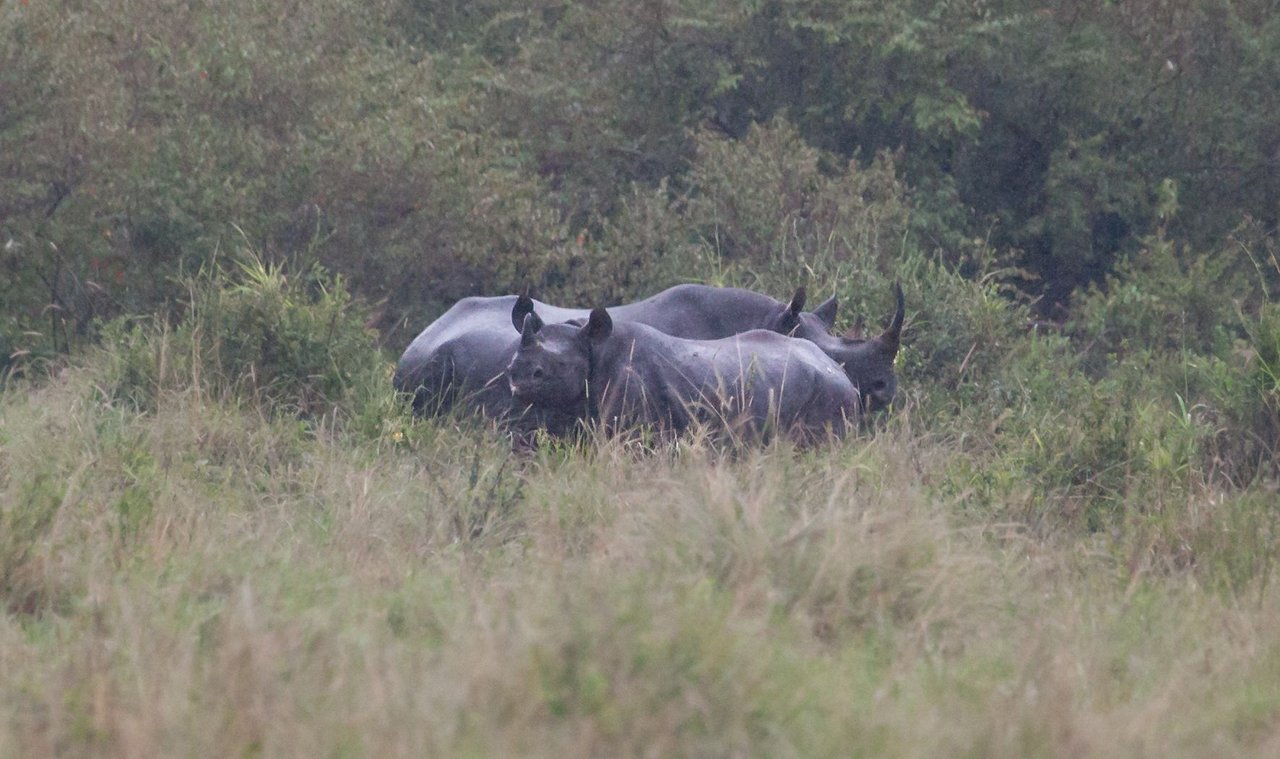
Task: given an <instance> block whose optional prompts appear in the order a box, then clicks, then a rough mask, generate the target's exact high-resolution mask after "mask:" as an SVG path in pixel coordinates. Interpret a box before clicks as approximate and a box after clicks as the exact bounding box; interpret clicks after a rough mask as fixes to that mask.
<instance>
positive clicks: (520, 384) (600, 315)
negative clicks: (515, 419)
mask: <svg viewBox="0 0 1280 759" xmlns="http://www.w3.org/2000/svg"><path fill="white" fill-rule="evenodd" d="M513 316H514V314H513ZM612 331H613V320H612V319H610V318H609V314H608V313H607V312H606V311H605V310H604V309H603V308H597V309H595V310H594V311H592V312H591V316H590V317H589V318H588V319H587V321H586V323H585V324H580V323H573V322H568V323H564V324H550V325H544V324H543V323H542V319H540V318H539V317H538V315H537V314H535V313H533V312H532V311H529V312H528V313H527V314H525V316H524V321H523V323H522V324H521V327H520V345H519V347H517V348H516V353H515V356H513V357H512V359H511V363H510V364H508V365H507V380H508V382H509V383H510V385H511V396H512V397H513V398H514V399H515V400H516V402H517V403H521V404H525V405H536V406H542V407H545V408H553V409H558V410H562V411H570V410H572V409H573V408H575V407H576V406H578V405H580V404H581V403H582V402H583V400H584V399H585V397H586V393H587V383H588V380H589V379H590V376H591V353H592V346H593V345H594V344H598V343H599V342H600V341H602V340H604V339H605V338H607V337H608V336H609V335H610V334H611V333H612Z"/></svg>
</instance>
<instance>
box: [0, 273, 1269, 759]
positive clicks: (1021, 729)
mask: <svg viewBox="0 0 1280 759" xmlns="http://www.w3.org/2000/svg"><path fill="white" fill-rule="evenodd" d="M267 279H270V278H269V277H268V278H267ZM268 284H269V283H266V284H264V282H263V281H262V280H259V281H257V285H256V286H257V287H259V288H263V289H266V290H270V289H271V287H268V286H267V285H268ZM277 284H278V283H277ZM246 287H248V286H247V285H245V284H244V283H241V284H239V285H236V286H235V287H232V288H229V289H227V290H226V291H225V292H230V293H232V294H239V295H243V294H244V291H245V288H246ZM224 305H225V304H224ZM242 306H243V304H242ZM205 307H206V309H207V308H208V307H209V306H208V305H207V304H206V306H205ZM310 308H314V306H311V307H310ZM205 313H206V314H207V311H206V312H205ZM917 319H918V321H917V330H918V332H919V333H920V337H921V340H922V341H924V340H925V339H926V337H927V332H928V329H929V328H928V326H927V325H926V324H925V323H924V320H923V318H922V317H919V315H918V314H917ZM192 321H194V322H195V323H197V324H208V323H214V322H216V320H214V322H211V321H210V320H209V319H208V318H204V320H203V321H202V317H201V316H200V315H199V313H197V315H196V316H194V317H193V318H192ZM285 321H286V322H288V321H289V320H288V319H286V320H285ZM290 323H292V322H290ZM953 326H954V325H953ZM237 329H239V327H237ZM194 332H196V333H198V332H199V330H195V331H194ZM331 332H332V330H331ZM130 336H132V337H130ZM192 336H193V333H192V332H183V331H182V329H179V330H178V331H171V330H168V329H158V330H153V331H150V332H145V331H142V332H140V331H136V330H135V331H134V332H126V333H123V336H122V337H121V336H118V337H117V340H118V342H116V343H115V344H109V345H107V346H106V347H105V349H103V350H100V351H96V352H93V353H90V354H88V355H86V356H85V357H83V358H82V359H81V360H79V361H77V362H74V363H73V364H71V365H70V366H68V367H66V368H62V369H60V370H59V371H57V372H56V374H54V375H53V376H49V377H47V378H43V379H41V380H39V381H30V382H24V383H19V384H14V385H13V386H11V387H9V388H7V389H6V390H5V391H4V393H3V396H0V571H3V592H2V594H0V599H2V600H3V602H4V605H3V615H2V616H0V683H3V685H0V756H6V757H7V756H13V757H19V756H22V757H32V756H55V755H56V756H83V755H96V756H101V755H108V756H130V757H138V756H306V757H312V756H335V757H336V756H375V755H376V756H424V755H427V756H502V755H527V756H769V757H780V756H919V757H936V756H974V757H999V756H1005V757H1029V756H1118V755H1125V756H1160V757H1170V756H1210V755H1212V756H1260V757H1261V756H1274V755H1276V754H1277V752H1280V590H1278V589H1277V585H1278V584H1277V582H1276V578H1275V568H1274V565H1275V559H1276V534H1277V531H1276V520H1277V509H1276V500H1277V496H1276V486H1275V481H1274V479H1269V478H1268V477H1267V476H1265V475H1262V474H1260V475H1257V476H1256V477H1255V478H1254V479H1252V480H1250V481H1249V482H1248V483H1246V484H1240V483H1235V484H1233V483H1232V482H1231V481H1230V480H1229V479H1228V478H1223V477H1220V476H1217V475H1215V473H1214V472H1215V470H1214V466H1217V467H1219V468H1221V464H1218V465H1214V464H1213V463H1212V456H1207V455H1205V454H1204V452H1203V451H1199V452H1196V453H1194V455H1192V454H1188V456H1186V457H1184V458H1181V459H1178V458H1176V456H1174V454H1171V453H1168V452H1166V453H1159V452H1152V451H1151V450H1150V449H1149V448H1143V447H1142V446H1143V445H1147V444H1148V443H1150V442H1151V441H1163V442H1164V443H1165V444H1166V445H1167V446H1169V447H1173V446H1175V445H1176V443H1177V439H1176V437H1175V436H1174V434H1173V432H1171V430H1175V429H1176V424H1173V425H1172V426H1170V425H1169V424H1165V422H1162V421H1161V420H1162V419H1164V417H1165V416H1166V412H1165V411H1164V410H1160V411H1159V412H1158V413H1151V414H1149V417H1150V418H1146V417H1142V416H1141V414H1140V413H1138V412H1135V411H1134V410H1133V409H1134V408H1137V409H1138V411H1141V409H1142V408H1150V404H1149V403H1148V404H1147V405H1146V406H1144V405H1143V404H1142V403H1137V404H1136V405H1135V403H1134V401H1133V398H1131V397H1129V396H1126V395H1124V394H1123V393H1122V392H1121V391H1120V390H1118V389H1115V387H1113V386H1110V385H1105V384H1102V383H1091V384H1089V385H1088V387H1091V388H1093V389H1094V391H1095V392H1109V393H1112V395H1111V396H1109V397H1106V398H1104V399H1103V400H1104V401H1105V402H1104V403H1103V406H1102V407H1103V408H1104V409H1105V410H1106V411H1105V413H1106V414H1108V415H1109V416H1126V417H1130V418H1131V419H1132V420H1134V421H1133V422H1132V425H1131V429H1130V432H1129V433H1128V435H1129V438H1130V442H1131V445H1130V448H1129V449H1126V450H1128V453H1125V454H1124V455H1125V456H1126V459H1125V460H1124V461H1123V462H1122V463H1123V471H1122V472H1121V473H1119V474H1117V475H1115V479H1114V481H1115V482H1118V483H1119V484H1120V487H1121V488H1122V489H1123V492H1119V493H1115V492H1109V491H1104V490H1099V489H1097V488H1094V487H1093V485H1091V484H1090V483H1091V482H1093V483H1094V484H1096V481H1097V480H1099V479H1104V477H1103V474H1102V473H1101V472H1088V471H1086V473H1085V476H1083V477H1082V478H1081V482H1080V483H1077V484H1074V485H1072V484H1066V485H1058V484H1055V483H1060V482H1065V480H1063V479H1062V478H1060V477H1059V476H1058V475H1057V474H1056V472H1057V470H1056V469H1054V467H1058V468H1059V469H1061V468H1063V467H1065V466H1066V465H1065V464H1064V463H1063V462H1064V460H1065V458H1064V457H1068V458H1069V457H1070V456H1076V457H1080V456H1083V455H1084V454H1082V453H1081V451H1082V450H1083V449H1084V448H1086V447H1088V445H1089V442H1088V441H1089V437H1088V436H1089V435H1090V434H1092V435H1100V434H1103V433H1101V432H1098V431H1097V430H1095V429H1093V428H1094V427H1095V426H1096V425H1097V422H1096V419H1093V418H1091V417H1090V416H1089V415H1088V413H1083V412H1080V413H1076V414H1074V415H1072V414H1068V413H1065V412H1063V411H1061V410H1059V411H1053V410H1052V409H1050V408H1049V407H1048V406H1046V405H1044V404H1047V403H1048V402H1049V400H1047V399H1045V398H1038V399H1037V403H1038V404H1040V405H1037V406H1027V407H1022V408H1019V407H1017V406H1016V405H1010V406H1009V409H1010V411H1011V412H1012V413H1007V414H1004V415H1003V417H994V418H993V415H991V414H989V410H988V409H985V408H982V407H978V408H976V409H969V410H966V409H965V408H962V407H961V406H960V405H959V404H958V403H957V402H956V401H955V400H954V397H955V392H954V391H950V390H946V389H945V388H933V387H931V386H929V385H917V386H914V387H912V386H910V385H908V386H907V387H906V388H905V390H904V393H903V403H902V407H901V408H900V409H899V410H898V412H897V413H896V415H895V416H894V417H893V418H892V419H891V420H890V421H889V423H888V424H886V425H884V426H882V427H881V428H880V429H879V430H877V431H876V432H875V433H874V434H864V435H862V436H858V437H853V438H850V439H848V440H846V441H844V442H843V443H840V444H838V445H834V446H832V447H830V448H825V449H820V450H813V451H799V450H795V449H793V448H791V447H789V446H787V445H785V444H778V445H774V446H771V447H767V448H763V449H747V450H736V451H735V450H721V449H715V448H713V447H711V446H709V445H708V444H706V443H705V442H703V441H701V440H699V439H698V437H697V436H691V437H688V438H685V439H683V440H681V441H680V442H679V443H678V444H676V445H674V446H671V447H664V448H660V449H658V450H656V451H654V450H648V449H646V448H645V447H644V446H642V445H639V444H637V443H636V442H634V441H626V440H593V441H588V442H586V443H583V444H575V445H565V444H556V443H553V442H548V443H547V444H545V445H543V446H542V448H541V449H540V450H539V451H538V452H537V453H534V454H532V455H521V456H517V455H512V454H511V453H510V452H509V446H508V443H507V442H506V440H505V439H504V438H503V437H502V436H501V435H499V434H497V433H496V432H494V431H492V430H488V429H485V428H483V427H480V426H476V425H472V424H467V423H464V422H461V421H459V420H456V419H446V420H427V421H414V420H412V419H410V418H409V417H407V416H406V415H405V414H404V413H403V407H402V406H400V405H397V403H396V401H395V399H393V398H391V397H390V395H389V390H387V389H386V385H387V384H388V383H387V376H386V375H387V372H388V371H389V365H388V364H387V362H386V360H385V359H381V360H378V361H376V362H375V365H373V366H372V367H371V369H370V371H368V372H366V373H365V374H364V375H362V376H361V378H359V379H357V380H354V381H353V383H352V385H351V386H350V387H349V388H348V391H349V393H348V395H347V396H344V397H345V398H347V400H345V401H344V402H342V403H339V404H337V405H334V406H332V407H331V410H330V411H329V412H326V413H300V412H290V411H288V410H287V408H288V407H286V406H281V405H280V403H281V400H280V397H279V396H277V395H273V393H275V392H276V391H277V390H278V388H279V387H280V385H279V383H278V382H277V383H275V384H270V383H266V382H262V381H261V378H259V384H258V385H253V384H252V383H251V382H250V381H248V380H246V379H245V378H244V377H238V378H236V379H235V381H233V382H228V381H226V380H227V379H228V378H227V377H222V378H220V379H218V378H216V377H215V374H216V370H215V367H212V366H210V365H209V364H208V363H206V361H208V360H209V359H208V358H207V357H208V356H209V355H211V354H210V350H209V348H208V346H207V345H206V346H205V347H204V348H199V347H198V346H197V342H192V341H191V339H192ZM131 341H132V342H131ZM184 341H186V342H184ZM215 345H216V343H215ZM1014 348H1015V349H1016V350H1020V351H1024V352H1026V351H1029V352H1030V356H1031V358H1030V359H1028V361H1030V362H1032V363H1035V362H1048V361H1050V360H1051V359H1052V356H1050V355H1049V354H1048V353H1046V351H1049V349H1050V346H1048V345H1045V344H1042V343H1041V341H1039V340H1038V339H1036V338H1033V337H1028V338H1022V342H1021V343H1020V347H1018V346H1015V347H1014ZM228 350H229V346H222V347H221V348H220V349H219V350H216V351H213V353H216V354H218V355H220V356H222V359H221V360H222V361H224V362H225V361H226V360H227V359H226V352H227V351H228ZM367 350H368V351H369V354H368V355H371V356H372V355H375V353H374V350H375V349H374V348H373V347H372V344H370V345H369V347H368V348H367ZM202 351H203V352H202ZM1037 351H1039V352H1040V353H1039V354H1037ZM202 356H203V357H204V358H202ZM144 359H145V360H144ZM1056 360H1058V361H1061V360H1062V357H1061V356H1059V357H1058V358H1057V359H1056ZM223 366H224V369H223V370H225V363H224V364H223ZM130 367H132V370H131V371H127V370H128V369H129V368H130ZM148 367H149V371H151V372H152V373H151V374H146V372H144V371H142V370H144V369H148ZM1059 368H1060V367H1059ZM258 370H259V371H265V369H263V368H262V367H259V369H258ZM1019 371H1022V370H1019ZM1054 371H1055V369H1054V367H1053V366H1048V367H1046V369H1045V372H1046V373H1047V374H1049V375H1053V374H1054ZM139 372H141V373H142V374H143V375H146V376H147V377H149V379H145V380H139V379H138V376H140V375H139ZM130 382H132V383H134V384H132V385H130V384H129V383H130ZM1033 382H1034V379H1033V378H1027V377H1024V379H1023V383H1024V385H1028V386H1033V385H1032V384H1031V383H1033ZM1059 384H1063V381H1062V380H1061V378H1059ZM130 387H132V388H133V389H134V391H136V392H133V394H130V393H129V392H125V390H127V389H128V388H130ZM1108 388H1110V389H1108ZM139 389H140V390H139ZM304 395H305V394H304ZM1035 395H1037V396H1038V395H1041V393H1040V391H1037V392H1036V393H1035ZM291 397H297V394H296V393H295V395H294V396H291ZM1067 398H1068V401H1070V402H1074V401H1071V395H1070V393H1068V394H1067ZM281 408H286V411H284V412H281V410H280V409H281ZM1173 408H1175V409H1176V406H1174V407H1173ZM1036 414H1039V415H1040V418H1039V421H1038V422H1036V421H1035V420H1029V418H1030V417H1031V416H1034V415H1036ZM1199 414H1200V412H1198V411H1197V412H1195V413H1193V414H1192V416H1190V417H1188V419H1189V421H1188V422H1187V423H1188V424H1189V425H1191V426H1192V427H1194V428H1195V429H1201V428H1202V427H1203V425H1201V424H1200V422H1199V421H1197V420H1199V419H1200V416H1199ZM1168 415H1169V416H1170V417H1171V418H1173V420H1174V422H1176V421H1177V419H1176V414H1174V413H1169V414H1168ZM1017 417H1022V418H1023V422H1024V423H1019V422H1018V419H1017ZM1144 419H1145V421H1144ZM1037 424H1039V425H1040V426H1038V427H1037V426H1036V425H1037ZM1162 424H1164V425H1165V426H1160V425H1162ZM1073 425H1078V429H1079V430H1084V432H1080V435H1081V437H1079V439H1077V440H1076V442H1075V443H1074V444H1073V445H1074V447H1072V446H1069V445H1067V443H1065V442H1064V441H1066V440H1068V439H1069V438H1070V437H1071V435H1072V434H1075V433H1073V432H1072V430H1077V427H1076V426H1073ZM1142 425H1147V426H1148V427H1151V426H1152V425H1154V427H1153V429H1155V430H1156V431H1155V432H1150V430H1148V432H1150V434H1149V435H1148V436H1147V437H1143V436H1144V435H1146V434H1147V433H1144V432H1142V429H1141V428H1142ZM1028 429H1029V430H1031V433H1027V432H1026V431H1025V430H1028ZM1204 429H1207V432H1203V434H1202V433H1197V434H1199V435H1200V437H1197V438H1195V439H1196V440H1200V441H1201V442H1203V441H1204V440H1205V439H1208V438H1206V437H1205V435H1208V436H1212V435H1213V434H1216V432H1217V430H1215V429H1213V428H1212V425H1210V426H1209V427H1206V428H1204ZM1055 431H1056V432H1055ZM1086 433H1087V434H1086ZM1051 434H1054V435H1056V436H1057V437H1056V438H1054V439H1050V437H1049V436H1050V435H1051ZM1055 439H1056V441H1057V442H1054V440H1055ZM1144 440H1145V441H1147V442H1146V443H1144V442H1143V441H1144ZM1045 441H1048V443H1047V444H1048V445H1052V446H1057V447H1059V448H1061V449H1063V450H1059V451H1056V452H1053V451H1048V450H1039V451H1038V449H1037V448H1036V446H1037V445H1039V444H1044V443H1045ZM1143 451H1146V453H1143ZM1143 456H1146V457H1147V459H1149V461H1148V460H1147V459H1144V458H1143ZM1170 457H1172V458H1170ZM1166 458H1167V459H1168V460H1167V461H1166ZM1144 461H1146V462H1147V463H1143V462H1144ZM1206 462H1208V463H1206ZM1037 467H1044V468H1045V471H1044V472H1041V471H1040V470H1039V469H1038V468H1037ZM1161 467H1163V468H1161ZM1099 514H1101V515H1099Z"/></svg>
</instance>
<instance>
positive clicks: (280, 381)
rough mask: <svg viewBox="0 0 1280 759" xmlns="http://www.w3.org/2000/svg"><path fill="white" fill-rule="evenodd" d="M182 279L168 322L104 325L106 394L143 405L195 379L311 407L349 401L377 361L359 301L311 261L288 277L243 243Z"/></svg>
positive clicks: (279, 408)
mask: <svg viewBox="0 0 1280 759" xmlns="http://www.w3.org/2000/svg"><path fill="white" fill-rule="evenodd" d="M188 288H189V293H190V296H189V302H188V304H187V311H186V314H185V315H184V316H183V317H182V318H181V319H180V321H179V322H178V323H177V324H176V325H175V326H170V325H169V324H168V323H166V322H164V321H163V320H159V319H145V320H140V321H138V320H130V319H125V318H121V319H116V320H114V321H113V322H111V323H109V324H107V325H105V327H104V329H103V336H104V339H103V350H102V353H103V354H104V355H103V356H102V358H101V359H100V363H99V365H100V366H101V367H102V371H103V373H104V375H105V376H104V377H103V380H102V382H101V385H100V387H101V388H102V390H103V392H104V393H105V394H106V395H107V397H109V398H115V399H120V400H126V401H128V402H130V403H131V404H133V405H137V406H140V407H144V408H145V407H150V406H152V405H153V404H154V402H155V396H156V393H157V392H159V391H161V390H162V389H165V388H168V387H173V386H175V385H176V386H186V385H188V384H194V385H195V386H197V387H202V388H204V389H205V390H206V391H207V392H210V393H212V394H214V395H216V396H218V397H242V398H246V399H250V400H254V401H258V402H261V403H263V404H264V405H265V406H268V407H270V408H272V409H273V410H275V411H276V412H283V413H295V414H300V415H304V416H311V415H315V414H319V413H323V412H325V411H326V410H329V409H333V408H335V407H338V406H341V405H343V404H349V403H350V402H351V401H352V399H353V398H354V397H355V393H356V388H357V387H358V386H364V385H366V384H372V383H374V382H376V381H377V380H373V379H370V376H371V375H376V374H378V373H379V372H381V371H382V370H383V368H384V366H385V365H384V363H383V361H382V360H381V358H380V357H379V354H378V352H377V350H376V346H375V343H374V335H373V333H372V332H371V331H370V330H369V329H368V328H366V327H365V326H364V323H365V313H364V309H363V307H361V306H360V305H358V304H357V303H355V302H354V301H353V300H352V298H351V296H350V294H349V293H348V292H347V288H346V284H345V282H344V280H343V278H342V277H340V276H338V277H331V276H329V275H328V274H327V273H326V272H325V271H324V270H323V269H321V268H319V267H318V266H313V267H311V268H310V269H308V270H307V271H306V272H304V273H303V274H302V275H301V276H296V277H295V276H291V275H288V274H286V272H285V269H284V267H282V266H279V265H272V264H267V263H264V262H263V261H262V260H261V259H260V258H258V257H256V256H255V255H253V254H252V253H245V254H242V255H241V257H240V258H239V259H238V260H237V261H236V262H235V263H234V264H233V268H231V269H230V270H227V269H225V268H222V267H212V268H209V269H207V270H206V273H204V274H202V275H200V276H197V277H195V278H193V279H191V280H189V281H188Z"/></svg>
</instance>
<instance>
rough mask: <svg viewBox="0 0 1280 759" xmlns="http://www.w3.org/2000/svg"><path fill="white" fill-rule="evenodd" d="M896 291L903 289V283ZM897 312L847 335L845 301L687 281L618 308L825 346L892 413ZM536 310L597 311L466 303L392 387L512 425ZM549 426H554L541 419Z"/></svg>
mask: <svg viewBox="0 0 1280 759" xmlns="http://www.w3.org/2000/svg"><path fill="white" fill-rule="evenodd" d="M895 287H896V286H895ZM896 295H897V312H896V314H895V315H894V318H893V321H892V323H891V324H890V326H889V328H888V329H887V330H886V331H885V333H884V334H883V335H881V336H879V337H877V338H873V339H870V340H862V339H852V338H849V337H837V336H833V335H832V334H831V333H830V329H831V327H832V325H833V324H834V323H835V317H836V310H837V301H836V298H835V297H834V296H833V297H831V298H829V299H828V300H826V301H825V302H823V303H822V304H821V305H820V306H818V307H817V308H816V309H815V310H814V311H813V312H812V313H809V312H805V311H804V305H805V300H806V298H805V290H804V288H798V289H797V290H796V293H795V295H794V296H793V297H792V299H791V301H790V302H789V303H782V302H781V301H778V300H775V299H774V298H771V297H769V296H767V295H762V294H760V293H755V292H751V291H750V290H742V289H739V288H732V287H711V286H708V285H695V284H685V285H677V286H675V287H672V288H669V289H667V290H663V291H662V292H660V293H658V294H656V295H654V296H652V297H649V298H646V299H644V300H641V301H638V302H636V303H630V304H626V305H621V306H616V307H613V308H611V309H610V313H611V316H612V318H613V319H614V320H616V321H618V322H632V323H640V324H647V325H649V326H651V327H654V328H655V329H657V330H659V331H661V332H664V333H666V334H669V335H673V336H675V337H683V338H690V339H702V340H709V339H718V338H724V337H729V336H731V335H735V334H739V333H742V332H747V331H749V330H753V329H764V330H770V331H773V332H779V333H783V334H794V335H795V336H797V337H801V338H804V339H807V340H809V341H810V342H813V343H815V344H816V345H819V346H820V347H821V348H822V350H824V351H825V352H827V354H828V355H830V356H831V357H832V358H834V359H835V360H836V362H837V363H839V364H840V365H841V366H842V367H843V368H844V370H845V372H846V374H848V376H849V377H850V379H851V380H852V381H853V383H854V384H855V386H857V387H858V388H859V392H860V393H861V395H862V396H863V405H864V406H866V407H868V408H876V409H880V408H884V407H887V406H888V405H889V403H890V402H891V401H892V400H893V396H894V393H895V392H896V384H897V383H896V380H895V377H894V373H893V361H894V357H895V356H896V355H897V351H898V344H899V335H900V332H901V328H902V318H903V300H902V290H901V288H896ZM534 309H536V310H537V311H538V313H539V314H540V318H541V319H543V320H545V322H547V323H555V322H566V321H569V320H571V319H586V318H587V317H588V316H589V314H590V311H589V310H587V309H578V308H559V307H556V306H551V305H548V304H546V303H542V302H540V301H536V300H532V299H530V298H527V297H524V296H520V297H517V296H514V295H507V296H498V297H471V298H463V299H462V300H460V301H458V302H457V303H456V304H455V305H454V306H453V307H452V308H450V309H449V310H448V311H446V312H445V313H444V314H443V315H442V316H440V318H438V319H436V320H435V321H434V322H432V323H431V324H430V325H428V326H427V328H426V329H424V330H423V331H422V332H421V333H420V334H419V335H418V336H417V337H416V338H414V340H413V342H412V343H410V345H409V347H408V348H406V349H405V351H404V354H403V355H401V357H400V361H399V363H398V364H397V366H396V371H395V375H394V377H393V380H392V383H393V385H394V386H395V388H396V389H397V390H400V391H402V392H406V393H412V394H413V397H414V401H413V407H414V410H415V411H416V412H418V413H430V412H434V411H438V410H443V409H445V408H448V407H449V406H451V405H453V404H454V403H455V402H456V400H457V399H458V398H465V399H466V401H467V402H468V404H469V405H470V406H471V407H473V408H475V409H477V410H479V411H481V412H483V413H484V414H485V415H486V416H488V417H491V418H506V417H508V416H509V415H510V414H511V412H512V410H513V405H512V402H511V393H510V390H509V388H508V387H507V382H506V381H505V379H504V375H503V372H504V371H505V369H506V367H507V364H508V363H509V362H510V360H511V357H512V356H513V355H514V354H515V350H516V345H517V336H516V335H514V334H513V333H512V331H511V325H512V324H515V326H516V329H517V330H518V329H520V328H521V327H522V326H523V321H522V320H523V318H524V315H525V314H527V313H528V312H529V311H531V310H534ZM539 423H541V424H544V425H546V424H551V425H553V426H554V422H552V421H550V420H546V419H544V420H541V422H539Z"/></svg>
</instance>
